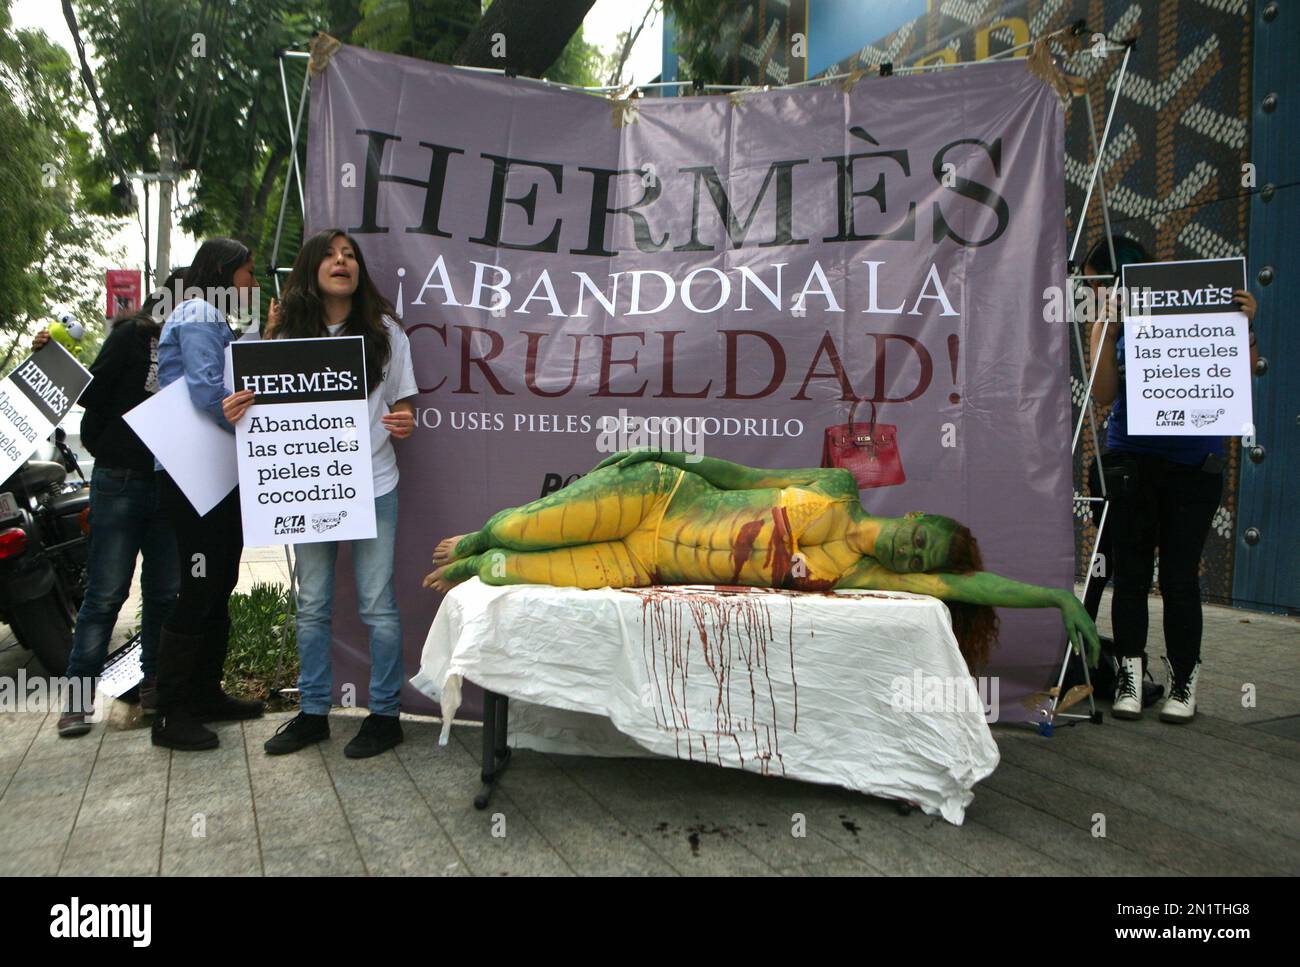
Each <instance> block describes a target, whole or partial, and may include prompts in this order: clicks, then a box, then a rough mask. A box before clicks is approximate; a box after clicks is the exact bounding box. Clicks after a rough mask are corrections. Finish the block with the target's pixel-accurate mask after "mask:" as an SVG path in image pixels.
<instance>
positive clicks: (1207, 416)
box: [1192, 410, 1223, 426]
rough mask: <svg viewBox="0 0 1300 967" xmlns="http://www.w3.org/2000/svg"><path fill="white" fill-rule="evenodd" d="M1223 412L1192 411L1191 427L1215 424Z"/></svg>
mask: <svg viewBox="0 0 1300 967" xmlns="http://www.w3.org/2000/svg"><path fill="white" fill-rule="evenodd" d="M1221 416H1223V410H1192V426H1209V425H1210V424H1211V423H1217V422H1218V420H1219V417H1221Z"/></svg>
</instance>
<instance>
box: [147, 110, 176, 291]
mask: <svg viewBox="0 0 1300 967" xmlns="http://www.w3.org/2000/svg"><path fill="white" fill-rule="evenodd" d="M160 114H161V117H160V122H161V123H160V124H159V125H158V178H159V180H158V259H157V261H156V262H155V263H154V267H153V275H154V286H155V287H156V288H162V285H163V283H164V282H166V281H167V276H169V275H171V271H172V191H173V188H174V184H173V181H172V179H174V178H175V177H176V126H175V115H174V114H173V113H172V111H171V109H170V108H165V109H163V110H162V111H161V112H160Z"/></svg>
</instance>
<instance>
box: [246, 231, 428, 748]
mask: <svg viewBox="0 0 1300 967" xmlns="http://www.w3.org/2000/svg"><path fill="white" fill-rule="evenodd" d="M394 315H395V312H394V310H393V308H392V306H391V305H389V303H388V301H387V300H386V299H384V297H383V296H381V295H380V294H379V291H378V290H377V289H376V288H375V284H374V282H372V281H371V279H370V276H369V274H368V273H367V272H366V263H365V261H364V259H363V258H362V256H361V249H360V248H358V247H357V244H356V242H354V241H353V240H352V238H351V237H350V236H348V234H347V233H346V232H343V231H340V230H337V229H330V230H327V231H324V232H320V233H318V234H316V235H314V236H313V237H311V238H309V239H308V240H307V241H306V242H305V243H303V246H302V251H301V252H299V253H298V258H297V259H296V260H295V261H294V265H293V271H292V273H291V274H290V275H289V282H288V285H287V286H286V288H285V291H284V301H283V304H281V305H277V304H276V303H274V302H273V303H272V305H271V312H270V314H269V319H268V321H267V328H266V331H265V332H264V333H263V336H264V337H266V338H283V339H304V338H312V337H321V336H361V337H362V338H364V339H365V353H366V386H367V389H368V391H369V400H370V443H371V448H372V452H371V471H372V473H373V475H374V493H375V521H376V525H377V528H378V536H376V537H375V538H374V539H372V540H367V541H351V542H350V543H351V545H352V564H353V570H354V573H355V575H356V582H357V602H358V606H359V609H360V612H361V620H362V621H363V622H365V624H366V626H367V627H368V628H369V629H370V663H371V672H370V700H369V708H370V715H369V716H367V717H366V719H365V720H364V721H363V722H362V723H361V729H360V731H359V732H358V733H357V735H356V737H355V738H353V740H352V741H351V742H349V743H348V744H347V746H346V747H345V748H344V750H343V754H344V755H346V756H348V757H349V758H353V759H362V758H367V757H369V756H373V755H378V754H379V753H381V752H384V751H385V750H387V749H391V748H392V747H393V746H395V745H397V744H398V743H399V742H401V741H402V727H401V724H400V722H399V721H398V716H397V713H398V693H399V692H400V690H401V687H402V681H403V680H404V678H405V675H404V673H403V667H402V626H401V622H400V620H399V618H398V613H397V595H396V592H395V590H394V587H393V552H394V548H395V546H396V542H397V456H396V454H394V453H393V440H394V439H397V440H404V439H406V438H407V437H409V436H410V435H411V433H412V432H413V431H414V429H415V413H414V406H413V405H412V399H413V398H414V396H415V395H416V393H417V392H418V390H417V389H416V384H415V371H414V369H413V368H412V366H411V347H410V344H409V343H408V342H407V339H406V334H405V333H404V332H403V331H402V327H401V326H399V325H398V324H397V323H396V322H395V321H394V319H393V317H394ZM237 395H240V396H241V397H243V399H241V401H240V405H241V406H242V407H243V409H246V408H247V406H248V405H249V404H250V403H251V402H252V393H251V392H248V391H244V393H242V394H237ZM245 400H246V401H245ZM239 416H242V410H241V411H240V412H239V413H237V415H236V417H235V418H236V419H238V418H239ZM232 422H234V420H232ZM339 543H340V542H337V541H327V542H324V543H317V544H298V545H296V546H295V548H294V551H295V558H296V560H297V575H298V655H299V658H300V659H301V663H302V668H301V671H300V673H299V677H298V687H299V690H300V691H301V706H300V707H301V711H300V712H299V714H298V716H297V717H295V718H293V719H291V720H290V721H288V722H286V723H285V724H284V725H283V726H281V728H280V730H279V731H277V732H276V734H275V735H274V736H273V737H272V738H270V739H269V740H268V741H267V743H266V746H265V748H266V751H267V752H268V753H269V754H271V755H283V754H285V753H288V752H296V751H298V750H299V749H301V748H304V747H305V746H308V745H311V744H312V743H315V742H319V741H320V740H322V739H326V738H329V717H328V716H329V710H330V702H331V695H332V692H333V674H332V670H331V667H330V641H331V638H332V634H331V617H332V610H333V599H334V563H335V560H336V558H337V556H338V547H339Z"/></svg>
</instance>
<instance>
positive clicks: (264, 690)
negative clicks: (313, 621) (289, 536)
mask: <svg viewBox="0 0 1300 967" xmlns="http://www.w3.org/2000/svg"><path fill="white" fill-rule="evenodd" d="M225 683H226V691H228V692H230V693H231V694H232V695H238V696H240V697H242V698H259V699H266V698H268V697H273V696H274V693H275V692H277V691H278V690H279V689H282V688H293V687H295V686H296V685H297V684H298V641H297V634H296V629H295V625H294V607H293V600H292V598H291V597H290V595H289V589H288V588H286V587H285V586H284V585H282V584H255V585H253V588H252V590H251V591H249V592H248V593H247V594H244V593H243V592H240V591H236V592H235V593H234V594H232V595H231V596H230V651H229V652H228V653H227V654H226V675H225Z"/></svg>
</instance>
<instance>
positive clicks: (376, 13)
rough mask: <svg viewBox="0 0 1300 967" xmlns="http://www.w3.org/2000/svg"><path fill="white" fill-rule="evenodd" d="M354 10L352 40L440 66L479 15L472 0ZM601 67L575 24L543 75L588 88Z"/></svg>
mask: <svg viewBox="0 0 1300 967" xmlns="http://www.w3.org/2000/svg"><path fill="white" fill-rule="evenodd" d="M486 6H487V5H484V7H483V9H486ZM360 13H361V20H360V22H359V23H357V25H356V27H355V29H354V30H353V33H352V42H353V43H356V44H359V45H360V46H363V47H369V48H371V49H372V50H384V51H388V52H390V53H394V54H405V55H407V56H409V57H419V58H420V59H421V60H432V61H437V62H439V63H442V64H451V63H454V61H455V54H456V51H457V49H458V48H459V47H460V45H461V43H462V41H464V39H465V38H466V37H467V36H468V35H469V33H470V31H471V30H472V29H473V28H474V26H475V25H476V24H477V23H478V21H479V19H480V17H481V16H482V11H481V10H480V6H479V3H478V0H361V2H360ZM511 42H518V41H517V40H514V39H512V41H511ZM604 67H605V58H604V56H603V55H602V54H601V52H600V49H599V48H598V47H596V45H595V44H589V43H587V42H586V41H584V40H583V39H582V29H581V28H579V29H578V30H577V32H576V33H574V35H573V36H572V37H571V38H570V39H569V42H568V44H566V45H565V48H564V50H563V52H562V53H561V54H560V56H559V57H557V58H556V59H555V62H554V63H553V64H552V65H551V67H550V69H549V70H547V72H546V77H547V79H548V80H552V81H558V82H559V83H561V84H573V85H576V86H581V87H591V86H595V85H598V84H600V83H601V80H600V77H601V73H602V71H603V70H604Z"/></svg>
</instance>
